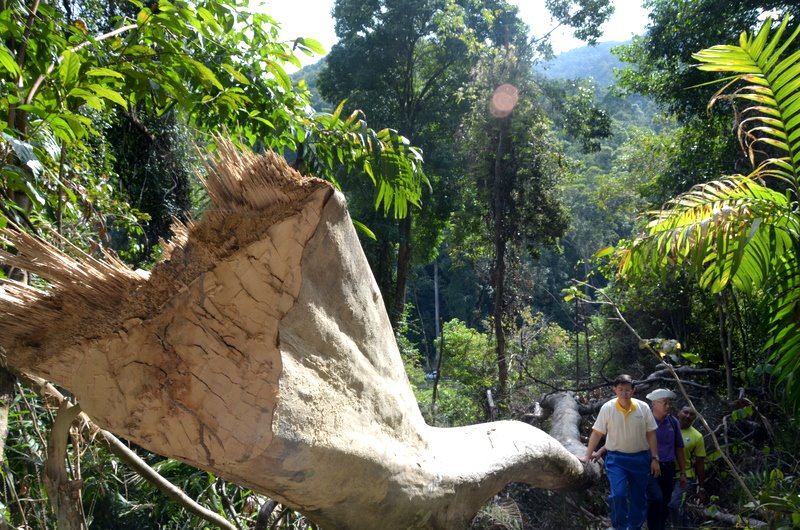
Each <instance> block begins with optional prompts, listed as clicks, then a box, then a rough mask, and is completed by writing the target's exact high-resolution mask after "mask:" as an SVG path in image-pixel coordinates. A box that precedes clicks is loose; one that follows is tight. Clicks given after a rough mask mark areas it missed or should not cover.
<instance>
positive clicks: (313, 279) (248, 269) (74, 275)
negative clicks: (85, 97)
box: [0, 147, 594, 530]
mask: <svg viewBox="0 0 800 530" xmlns="http://www.w3.org/2000/svg"><path fill="white" fill-rule="evenodd" d="M207 187H208V191H209V194H210V196H211V198H212V201H213V207H212V208H211V209H210V210H209V211H208V212H207V213H206V215H205V216H204V218H203V219H202V220H201V221H199V222H197V223H196V224H190V225H189V226H186V227H182V226H179V227H178V228H177V229H176V235H175V237H174V238H173V240H172V241H171V242H170V243H169V244H166V245H165V249H164V253H163V257H162V259H161V260H160V262H159V263H158V264H157V265H156V266H155V267H154V269H153V271H152V273H151V274H149V275H146V274H140V273H135V272H133V271H130V270H129V269H127V268H126V267H125V266H124V265H123V264H121V263H119V262H118V261H116V260H114V259H113V258H111V257H110V256H109V257H107V259H105V260H103V261H97V260H94V259H93V258H90V257H88V256H81V257H78V258H69V257H67V256H66V255H64V254H63V253H61V252H59V251H58V250H56V249H54V248H53V247H50V246H46V245H43V244H42V243H40V242H38V241H36V240H33V239H31V238H29V237H27V236H24V235H23V234H18V233H16V234H15V233H10V232H7V233H6V236H7V237H8V238H9V239H10V240H12V241H13V243H14V245H15V246H16V248H17V251H18V255H9V254H6V255H4V256H3V257H4V259H5V260H6V261H8V262H9V263H10V264H12V265H15V266H19V267H22V268H26V269H27V270H29V271H31V272H34V273H36V274H38V275H40V276H43V277H45V278H48V279H49V280H50V281H51V282H52V289H51V290H50V291H48V292H41V291H37V290H34V289H32V288H29V287H27V286H25V285H21V284H13V283H8V284H6V285H5V286H4V288H3V289H4V292H2V293H0V348H2V349H3V350H4V354H5V356H6V361H7V363H8V365H9V366H11V367H13V368H14V369H16V370H19V371H24V372H27V373H30V374H32V375H36V376H40V377H43V378H46V379H49V380H51V381H54V382H56V383H57V384H59V385H61V386H63V387H65V388H67V389H69V390H70V391H71V392H72V393H73V394H74V395H75V396H76V397H77V399H78V400H79V403H80V406H81V408H82V409H83V410H84V411H85V412H86V413H87V414H89V416H91V417H92V418H93V419H94V420H95V422H96V423H97V424H99V425H101V426H102V427H103V428H105V429H107V430H109V431H112V432H114V433H115V434H117V435H120V436H122V437H124V438H127V439H128V440H131V441H133V442H136V443H137V444H139V445H141V446H142V447H144V448H146V449H148V450H150V451H153V452H156V453H159V454H162V455H165V456H168V457H172V458H176V459H179V460H182V461H184V462H187V463H189V464H191V465H193V466H197V467H199V468H202V469H206V470H209V471H211V472H213V473H215V474H218V475H220V476H222V477H224V478H226V479H228V480H231V481H233V482H236V483H239V484H242V485H244V486H247V487H250V488H252V489H253V490H255V491H258V492H261V493H263V494H265V495H268V496H270V497H272V498H274V499H276V500H279V501H280V502H281V503H284V504H286V505H288V506H292V507H294V508H296V509H298V510H300V511H302V512H303V513H304V514H305V515H307V516H308V517H309V518H311V519H312V520H314V521H315V522H317V523H318V524H320V525H321V526H323V527H324V528H325V529H326V530H333V529H337V528H338V529H344V528H354V529H367V528H441V529H445V528H446V529H453V528H463V527H464V526H465V525H466V524H467V522H468V521H469V520H470V519H471V517H472V516H473V515H474V514H475V513H476V511H477V510H478V509H479V508H480V506H481V505H482V504H483V503H484V502H485V501H486V500H487V499H489V498H490V497H491V496H493V495H494V494H495V493H497V492H498V491H499V490H500V489H501V488H502V487H504V486H505V485H506V484H508V483H509V482H524V483H528V484H531V485H533V486H537V487H542V488H578V487H581V486H584V485H586V484H587V481H589V480H591V479H593V478H594V477H593V474H592V471H591V469H590V468H587V469H589V470H588V471H587V470H586V469H585V468H584V466H583V465H582V464H581V463H580V462H579V461H578V459H577V458H576V457H575V456H574V455H573V454H571V453H570V452H569V451H568V450H566V449H565V448H564V447H563V446H562V445H561V444H560V443H558V441H556V440H555V439H553V438H552V437H550V436H549V435H547V434H545V433H544V432H542V431H540V430H538V429H536V428H534V427H531V426H529V425H527V424H524V423H521V422H507V421H506V422H496V423H491V424H483V425H475V426H471V427H461V428H453V429H438V428H432V427H429V426H428V425H426V424H425V422H424V420H423V418H422V415H421V414H420V412H419V409H418V407H417V403H416V401H415V398H414V394H413V392H412V391H411V388H410V387H409V383H408V380H407V378H406V375H405V372H404V369H403V363H402V361H401V358H400V354H399V352H398V348H397V345H396V343H395V339H394V336H393V333H392V329H391V326H390V325H389V320H388V318H387V315H386V311H385V309H384V305H383V303H382V301H381V297H380V294H379V291H378V289H377V286H376V285H375V282H374V280H373V277H372V275H371V273H370V269H369V265H368V264H367V261H366V259H365V257H364V255H363V252H362V250H361V247H360V245H359V242H358V238H357V237H356V234H355V231H354V229H353V226H352V223H351V221H350V218H349V216H348V214H347V210H346V207H345V202H344V199H343V197H342V195H340V194H339V193H336V192H334V191H333V189H332V188H331V187H330V186H329V185H328V184H326V183H325V182H323V181H320V180H317V179H313V178H305V177H302V176H300V175H299V174H297V173H296V172H294V171H293V170H291V169H290V168H289V167H288V166H286V164H285V163H284V162H283V161H282V159H280V158H279V157H277V156H273V155H271V154H268V155H267V156H265V157H254V156H246V155H240V154H238V153H236V152H234V151H233V150H232V149H231V148H229V147H224V148H223V150H222V155H221V160H220V161H219V162H218V163H217V164H215V165H214V166H213V167H210V168H209V177H208V182H207Z"/></svg>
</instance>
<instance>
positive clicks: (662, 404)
mask: <svg viewBox="0 0 800 530" xmlns="http://www.w3.org/2000/svg"><path fill="white" fill-rule="evenodd" d="M670 408H672V402H671V401H670V400H669V399H656V400H655V401H653V412H654V413H657V414H658V417H662V416H666V415H667V414H669V409H670Z"/></svg>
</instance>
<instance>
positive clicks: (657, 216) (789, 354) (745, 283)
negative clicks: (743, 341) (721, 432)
mask: <svg viewBox="0 0 800 530" xmlns="http://www.w3.org/2000/svg"><path fill="white" fill-rule="evenodd" d="M789 22H790V18H789V17H788V16H787V17H785V18H784V19H783V21H782V22H781V24H780V25H779V26H778V28H777V29H776V30H775V31H774V32H773V31H772V20H771V19H767V20H766V21H765V22H764V24H763V25H762V27H761V28H760V30H759V31H758V32H757V33H756V34H755V35H748V34H747V33H742V35H741V36H740V38H739V45H738V46H736V45H721V46H714V47H711V48H708V49H705V50H702V51H700V52H698V53H697V54H695V55H693V57H694V58H695V59H696V60H697V61H699V62H700V63H701V64H700V65H699V66H698V68H699V69H701V70H706V71H711V72H719V73H728V74H733V75H732V76H728V77H725V78H724V79H721V80H719V81H718V82H721V83H723V86H722V88H721V89H720V90H719V91H718V92H717V93H716V94H714V96H713V97H712V99H711V101H710V103H709V106H711V105H713V104H714V102H715V101H718V100H721V99H727V100H731V101H733V102H735V103H740V104H742V105H743V107H744V109H743V110H742V111H741V113H740V114H739V115H740V116H741V117H742V121H741V122H740V124H739V139H740V142H741V144H742V147H743V149H744V151H745V153H747V155H748V157H749V158H750V161H751V163H752V164H753V167H754V168H755V169H754V170H753V172H752V173H750V174H749V175H747V176H742V175H735V176H730V177H724V178H721V179H719V180H716V181H712V182H708V183H706V184H702V185H699V186H695V187H694V188H692V190H690V191H689V192H687V193H684V194H682V195H680V196H678V197H676V198H675V199H673V200H671V201H669V202H668V203H667V204H666V205H665V207H664V208H663V209H661V210H658V211H654V212H650V213H649V214H648V217H649V221H648V222H647V224H646V226H645V229H644V230H643V233H642V234H641V235H640V236H639V237H638V238H636V239H635V240H634V241H633V242H632V243H631V244H630V248H628V249H626V250H625V249H623V250H622V251H621V261H620V272H621V273H622V274H626V275H630V274H637V273H640V272H642V271H643V270H644V269H647V268H657V269H661V270H666V269H670V268H672V269H676V268H681V269H682V270H687V271H690V272H692V273H693V274H694V275H695V276H696V277H697V278H698V281H699V283H700V285H701V286H703V287H704V288H706V289H709V290H710V291H711V292H720V291H722V290H723V289H724V288H725V287H727V286H728V285H732V286H733V287H734V288H736V289H737V290H741V291H746V292H755V291H758V292H761V293H763V294H764V297H765V299H766V300H767V302H768V312H769V317H770V334H769V338H768V340H767V342H766V345H765V348H766V349H767V351H768V352H770V354H771V359H772V361H773V362H774V365H775V368H776V374H777V376H778V377H777V378H778V382H779V383H781V384H782V385H783V388H784V389H785V390H786V400H787V403H789V404H791V405H793V406H795V407H800V203H798V199H799V196H798V193H799V188H800V186H799V184H800V178H798V175H799V174H800V51H796V52H793V53H789V54H788V55H787V51H788V50H790V49H791V47H792V44H793V42H794V41H795V39H796V38H797V37H798V35H800V27H798V28H797V29H795V30H794V31H793V32H791V34H789V35H788V36H787V29H788V26H789ZM778 182H779V183H781V184H782V185H783V188H784V189H785V190H786V191H785V192H784V191H778V190H777V189H772V188H770V187H769V186H768V185H767V183H770V184H775V183H778Z"/></svg>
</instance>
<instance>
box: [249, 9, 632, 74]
mask: <svg viewBox="0 0 800 530" xmlns="http://www.w3.org/2000/svg"><path fill="white" fill-rule="evenodd" d="M509 1H510V2H511V3H512V4H515V5H517V6H518V7H519V11H520V16H521V17H522V19H523V20H524V21H525V22H526V23H527V24H528V25H529V26H530V27H531V30H532V32H533V35H542V34H544V33H546V32H547V31H549V30H550V28H552V27H553V26H554V24H552V21H551V20H550V16H549V13H548V12H547V9H546V8H545V7H544V0H509ZM260 2H261V4H262V5H264V6H265V7H264V11H265V12H266V13H267V14H268V15H269V16H271V17H272V18H274V19H275V20H277V21H278V22H280V24H281V29H282V32H281V36H282V37H283V38H285V39H286V40H291V39H294V38H296V37H311V38H314V39H316V40H318V41H320V43H322V46H323V47H324V48H325V49H326V50H330V49H331V47H332V46H333V44H334V43H335V42H336V33H335V32H334V29H333V18H332V17H331V10H332V9H333V2H334V0H291V1H287V0H260ZM612 2H613V4H614V15H613V16H612V17H611V19H610V20H609V21H608V22H606V23H605V24H604V25H603V28H602V29H603V36H602V37H601V38H600V41H601V42H604V41H626V40H628V39H630V38H631V37H632V36H633V35H638V34H640V33H642V32H643V30H644V27H645V25H646V24H647V11H645V10H644V9H643V8H642V7H641V2H642V0H612ZM584 44H585V43H584V42H582V41H580V40H577V39H575V38H574V37H572V36H571V35H570V34H569V33H568V32H567V31H560V30H557V31H556V32H555V33H554V34H553V51H555V53H556V54H558V53H561V52H565V51H568V50H571V49H573V48H579V47H581V46H583V45H584ZM301 59H302V62H303V64H311V63H315V62H317V61H318V60H319V57H313V58H306V57H304V56H302V57H301Z"/></svg>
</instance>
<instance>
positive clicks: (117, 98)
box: [86, 84, 128, 109]
mask: <svg viewBox="0 0 800 530" xmlns="http://www.w3.org/2000/svg"><path fill="white" fill-rule="evenodd" d="M86 88H88V89H89V90H91V91H92V92H94V93H95V94H97V95H98V96H100V97H101V98H103V99H107V100H109V101H113V102H114V103H116V104H117V105H119V106H120V107H122V108H123V109H127V108H128V102H127V101H125V99H124V98H123V97H122V94H120V93H119V92H115V91H114V90H111V89H110V88H108V87H106V86H102V85H96V84H91V85H88V86H87V87H86Z"/></svg>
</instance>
